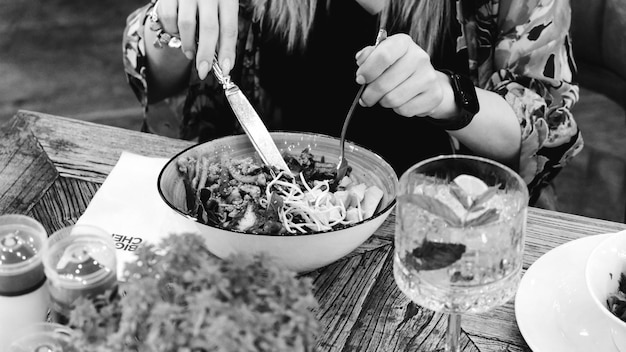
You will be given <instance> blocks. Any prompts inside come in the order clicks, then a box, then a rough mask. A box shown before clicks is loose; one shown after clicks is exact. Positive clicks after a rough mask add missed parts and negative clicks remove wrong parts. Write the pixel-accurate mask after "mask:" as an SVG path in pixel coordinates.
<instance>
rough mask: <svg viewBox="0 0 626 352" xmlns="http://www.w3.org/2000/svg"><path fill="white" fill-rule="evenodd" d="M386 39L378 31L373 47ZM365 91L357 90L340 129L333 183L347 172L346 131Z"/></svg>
mask: <svg viewBox="0 0 626 352" xmlns="http://www.w3.org/2000/svg"><path fill="white" fill-rule="evenodd" d="M386 38H387V31H385V30H384V29H380V30H379V31H378V35H377V36H376V43H375V44H374V46H375V47H376V46H378V44H380V42H382V41H383V40H385V39H386ZM364 90H365V84H362V85H361V87H360V88H359V91H358V92H357V93H356V96H355V97H354V100H353V101H352V105H350V109H349V110H348V114H347V115H346V118H345V120H344V121H343V127H342V128H341V138H340V139H339V153H340V154H339V162H338V163H337V174H336V175H335V182H336V183H337V184H338V183H339V182H340V181H341V180H342V179H343V178H344V177H345V176H346V173H347V172H348V161H347V160H346V158H345V149H344V146H345V144H346V132H347V131H348V124H349V123H350V119H351V118H352V115H353V113H354V109H355V108H356V106H357V104H358V103H359V99H361V95H362V94H363V91H364Z"/></svg>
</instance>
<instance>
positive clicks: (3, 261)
mask: <svg viewBox="0 0 626 352" xmlns="http://www.w3.org/2000/svg"><path fill="white" fill-rule="evenodd" d="M46 238H47V234H46V230H45V229H44V227H43V226H42V225H41V223H39V222H38V221H37V220H35V219H33V218H31V217H29V216H26V215H20V214H7V215H2V216H0V352H4V351H6V349H7V347H8V343H9V341H10V340H11V339H13V338H14V337H15V334H16V333H17V332H18V331H20V330H21V329H23V328H25V327H26V326H28V325H30V324H34V323H37V322H44V321H45V320H46V317H47V314H48V303H49V296H48V290H47V287H46V285H45V281H46V277H45V275H44V269H43V264H42V259H41V249H42V247H43V245H44V243H45V241H46Z"/></svg>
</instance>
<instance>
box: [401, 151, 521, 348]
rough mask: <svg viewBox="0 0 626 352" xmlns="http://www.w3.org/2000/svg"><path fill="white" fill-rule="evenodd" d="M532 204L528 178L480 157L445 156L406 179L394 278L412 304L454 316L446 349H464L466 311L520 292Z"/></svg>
mask: <svg viewBox="0 0 626 352" xmlns="http://www.w3.org/2000/svg"><path fill="white" fill-rule="evenodd" d="M527 204H528V190H527V187H526V184H525V182H524V181H523V180H522V179H521V177H520V176H519V175H518V174H517V173H516V172H514V171H513V170H511V169H510V168H508V167H506V166H504V165H502V164H500V163H498V162H495V161H492V160H488V159H485V158H481V157H475V156H465V155H445V156H438V157H434V158H431V159H427V160H424V161H422V162H420V163H418V164H416V165H414V166H413V167H411V168H410V169H409V170H407V171H406V172H405V173H404V174H403V175H402V176H401V178H400V190H399V194H398V203H397V208H396V228H395V249H394V278H395V281H396V284H397V286H398V288H399V289H400V290H401V291H402V292H403V293H404V294H405V295H406V296H407V297H409V298H410V299H411V300H412V301H413V302H415V303H416V304H418V305H420V306H422V307H424V308H427V309H430V310H433V311H437V312H442V313H447V314H448V330H447V333H446V347H445V348H446V351H448V352H458V351H460V328H461V325H460V324H461V315H462V314H465V313H480V312H485V311H487V310H489V309H491V308H494V307H497V306H499V305H502V304H504V303H505V302H507V301H508V300H509V299H511V298H512V297H513V296H514V295H515V292H516V291H517V287H518V284H519V281H520V278H521V269H522V255H523V252H524V236H525V229H526V213H527Z"/></svg>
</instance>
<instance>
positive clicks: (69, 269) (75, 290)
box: [42, 224, 117, 324]
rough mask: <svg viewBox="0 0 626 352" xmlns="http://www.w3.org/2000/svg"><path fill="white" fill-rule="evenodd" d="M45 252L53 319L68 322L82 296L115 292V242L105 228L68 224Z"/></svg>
mask: <svg viewBox="0 0 626 352" xmlns="http://www.w3.org/2000/svg"><path fill="white" fill-rule="evenodd" d="M42 253H43V263H44V270H45V273H46V277H47V278H48V284H47V286H48V291H49V292H50V300H51V303H50V310H51V312H50V315H51V320H52V321H53V322H56V323H60V324H67V323H69V315H70V312H71V310H72V308H73V305H74V302H75V301H76V299H78V298H79V297H85V298H95V297H96V296H98V295H101V294H105V293H107V292H110V293H111V294H115V293H116V290H117V269H116V268H117V257H116V250H115V243H114V241H113V238H112V237H111V234H110V233H108V232H106V231H104V230H103V229H101V228H99V227H96V226H91V225H82V224H81V225H73V226H68V227H65V228H63V229H61V230H59V231H56V232H55V233H53V234H52V235H51V236H50V238H49V239H48V241H47V242H46V244H45V246H44V248H43V251H42Z"/></svg>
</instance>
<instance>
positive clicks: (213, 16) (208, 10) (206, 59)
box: [196, 0, 220, 79]
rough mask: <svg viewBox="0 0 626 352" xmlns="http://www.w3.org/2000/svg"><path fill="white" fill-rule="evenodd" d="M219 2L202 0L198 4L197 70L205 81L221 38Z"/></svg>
mask: <svg viewBox="0 0 626 352" xmlns="http://www.w3.org/2000/svg"><path fill="white" fill-rule="evenodd" d="M218 2H219V1H218V0H202V1H199V2H198V18H199V19H200V21H199V23H198V54H197V56H196V68H197V69H198V76H199V77H200V79H205V78H206V76H207V74H208V73H209V71H210V70H211V65H212V64H213V57H214V56H215V49H216V47H217V38H218V37H219V29H220V24H219V18H218V12H217V11H218Z"/></svg>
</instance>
